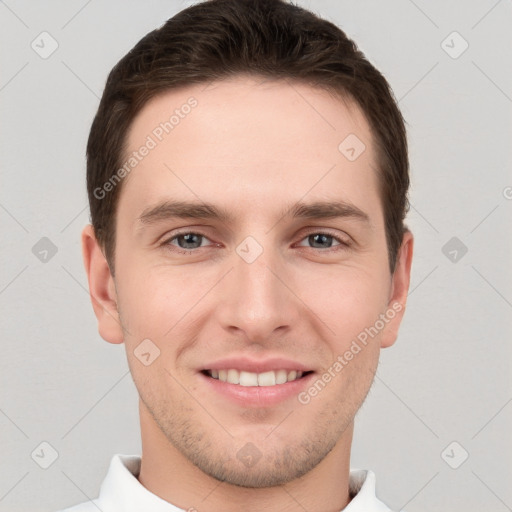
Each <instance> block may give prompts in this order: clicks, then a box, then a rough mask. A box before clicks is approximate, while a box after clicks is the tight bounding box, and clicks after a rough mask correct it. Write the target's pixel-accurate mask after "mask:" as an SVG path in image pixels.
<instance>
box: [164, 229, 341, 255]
mask: <svg viewBox="0 0 512 512" xmlns="http://www.w3.org/2000/svg"><path fill="white" fill-rule="evenodd" d="M183 235H199V236H201V237H203V238H205V239H207V240H210V239H209V238H208V237H207V236H206V235H205V234H203V233H201V232H200V231H181V232H178V233H174V234H173V236H172V237H171V238H167V239H166V240H164V241H163V242H162V244H161V246H165V247H167V248H169V249H170V250H171V251H172V252H174V253H177V254H185V255H186V254H192V253H197V252H198V251H199V249H204V247H197V248H196V249H182V248H181V247H177V246H175V245H173V244H171V242H172V241H173V240H175V239H177V238H179V237H180V236H183ZM312 235H325V236H328V237H330V238H333V239H334V240H336V241H337V242H339V245H336V246H334V247H329V248H327V249H319V248H317V247H309V248H310V249H313V250H315V249H316V250H317V251H319V252H322V253H331V252H336V251H339V250H346V249H349V248H350V247H351V244H350V243H349V242H348V241H347V240H344V239H342V238H340V237H338V236H335V235H333V234H332V233H329V232H328V231H312V232H310V233H308V234H306V235H305V236H304V237H302V238H301V239H300V241H301V242H302V241H303V240H304V239H306V238H308V237H310V236H312ZM209 247H211V246H209ZM301 247H302V248H304V249H307V248H308V247H304V246H301Z"/></svg>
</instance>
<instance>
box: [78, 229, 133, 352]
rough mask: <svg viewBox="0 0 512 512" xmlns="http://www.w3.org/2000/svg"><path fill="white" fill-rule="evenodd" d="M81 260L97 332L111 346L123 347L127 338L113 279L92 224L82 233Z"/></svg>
mask: <svg viewBox="0 0 512 512" xmlns="http://www.w3.org/2000/svg"><path fill="white" fill-rule="evenodd" d="M82 256H83V260H84V266H85V271H86V272H87V279H88V281H89V295H90V297H91V302H92V307H93V309H94V314H95V315H96V318H97V319H98V332H99V333H100V336H101V337H102V338H103V339H104V340H105V341H108V342H109V343H122V342H123V340H124V336H123V330H122V328H121V323H120V321H119V313H118V310H117V294H116V289H115V283H114V278H113V277H112V275H111V273H110V268H109V266H108V263H107V260H106V259H105V256H104V255H103V251H102V250H101V247H100V245H99V243H98V240H97V239H96V235H95V233H94V228H93V226H92V225H91V224H88V225H87V226H85V228H84V229H83V231H82Z"/></svg>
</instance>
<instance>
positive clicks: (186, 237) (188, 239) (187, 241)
mask: <svg viewBox="0 0 512 512" xmlns="http://www.w3.org/2000/svg"><path fill="white" fill-rule="evenodd" d="M200 236H201V235H195V234H194V233H187V234H186V235H181V237H179V240H181V239H184V240H185V245H186V247H184V246H183V244H181V243H179V246H180V247H181V248H182V249H191V248H193V247H189V246H188V244H194V243H197V240H196V242H194V241H193V238H198V237H200ZM191 239H192V240H191Z"/></svg>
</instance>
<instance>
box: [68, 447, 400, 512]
mask: <svg viewBox="0 0 512 512" xmlns="http://www.w3.org/2000/svg"><path fill="white" fill-rule="evenodd" d="M140 463H141V457H140V456H139V455H122V454H116V455H114V456H113V457H112V460H111V462H110V467H109V469H108V473H107V475H106V477H105V479H104V480H103V483H102V484H101V489H100V495H99V498H97V499H95V500H93V502H94V504H93V503H91V502H88V503H84V504H83V505H78V506H76V507H73V508H71V509H69V512H89V510H91V511H92V510H94V511H97V510H98V508H99V509H100V510H102V512H119V511H122V512H140V511H141V510H147V511H151V512H183V511H182V509H179V508H177V507H175V506H174V505H171V504H170V503H168V502H167V501H165V500H163V499H162V498H159V497H158V496H157V495H155V494H153V493H152V492H150V491H148V490H147V489H146V488H145V487H144V486H143V485H142V484H141V483H140V482H139V481H138V480H137V477H138V475H139V471H140ZM349 487H350V493H351V495H355V496H354V498H352V500H351V501H350V503H349V504H348V505H347V506H346V507H345V508H344V509H343V511H340V512H391V510H390V509H389V508H388V507H387V506H386V505H384V503H382V502H381V501H380V500H378V499H377V497H376V496H375V474H374V472H373V471H370V470H365V469H351V470H350V478H349ZM96 507H98V508H96ZM62 512H66V511H62Z"/></svg>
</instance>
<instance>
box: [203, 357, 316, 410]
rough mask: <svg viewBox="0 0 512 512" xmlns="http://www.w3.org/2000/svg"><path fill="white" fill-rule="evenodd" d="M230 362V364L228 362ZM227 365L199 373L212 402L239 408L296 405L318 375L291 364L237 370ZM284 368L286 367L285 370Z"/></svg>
mask: <svg viewBox="0 0 512 512" xmlns="http://www.w3.org/2000/svg"><path fill="white" fill-rule="evenodd" d="M226 362H227V361H226ZM226 362H224V363H220V362H219V363H217V364H215V368H206V369H204V370H201V371H199V373H198V375H199V376H200V377H201V380H202V382H203V385H204V386H205V391H206V392H207V393H211V394H212V400H217V399H219V398H220V399H221V400H227V401H228V403H230V404H232V405H233V404H234V405H235V406H236V407H237V408H240V407H242V408H270V407H274V406H278V405H281V404H286V403H288V404H289V403H293V400H297V397H298V395H299V393H300V392H301V391H304V389H306V387H307V386H309V385H311V381H312V379H313V378H314V374H315V372H314V371H311V370H308V369H307V368H304V366H301V365H298V364H293V363H291V362H290V361H280V362H279V361H277V360H276V361H274V362H273V363H270V362H267V363H265V364H263V365H262V364H256V363H253V364H251V363H247V362H245V363H243V362H241V361H239V363H240V366H238V367H235V368H233V366H235V364H236V362H235V361H231V364H233V363H235V364H233V366H231V365H229V364H226ZM281 365H283V366H284V365H286V366H285V367H283V366H281Z"/></svg>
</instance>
